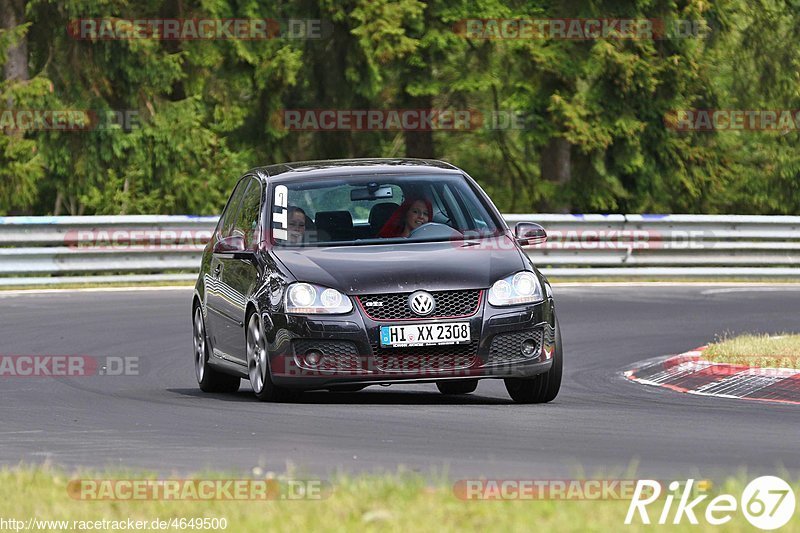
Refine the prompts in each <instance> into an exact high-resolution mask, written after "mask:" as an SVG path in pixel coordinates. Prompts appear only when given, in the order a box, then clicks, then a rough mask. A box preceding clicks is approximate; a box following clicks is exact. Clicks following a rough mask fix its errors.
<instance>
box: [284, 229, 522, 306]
mask: <svg viewBox="0 0 800 533" xmlns="http://www.w3.org/2000/svg"><path fill="white" fill-rule="evenodd" d="M273 253H274V254H275V256H276V257H277V258H278V260H279V261H280V262H281V263H283V264H284V265H285V266H286V268H288V269H289V271H290V272H291V273H292V275H293V276H294V277H295V278H297V280H298V281H306V282H309V283H316V284H319V285H323V286H326V287H333V288H334V289H337V290H339V291H341V292H343V293H345V294H350V295H355V294H374V293H386V292H411V291H415V290H418V289H427V290H434V291H435V290H451V289H483V288H488V287H489V286H491V284H492V283H494V282H495V281H497V280H498V279H500V278H501V277H504V276H507V275H509V274H512V273H514V272H517V271H519V270H522V269H524V268H525V266H524V263H523V261H522V257H521V254H520V252H519V249H518V248H517V247H516V245H515V243H514V242H513V241H512V240H511V239H510V238H509V237H508V236H505V235H504V236H502V237H497V238H490V239H481V240H475V241H447V242H424V243H408V244H382V245H377V246H341V247H330V248H303V249H285V248H284V249H273Z"/></svg>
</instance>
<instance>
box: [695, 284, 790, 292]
mask: <svg viewBox="0 0 800 533" xmlns="http://www.w3.org/2000/svg"><path fill="white" fill-rule="evenodd" d="M785 291H800V286H797V285H794V284H786V286H785V287H778V286H775V285H772V286H764V287H761V286H758V287H756V286H753V287H730V288H727V289H707V290H705V291H702V292H701V293H700V294H726V293H731V292H785Z"/></svg>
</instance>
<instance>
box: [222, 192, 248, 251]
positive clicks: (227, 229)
mask: <svg viewBox="0 0 800 533" xmlns="http://www.w3.org/2000/svg"><path fill="white" fill-rule="evenodd" d="M248 181H249V180H246V179H243V180H239V183H238V184H237V185H236V188H235V189H234V190H233V193H232V194H231V197H230V198H229V199H228V205H226V206H225V209H224V210H223V211H222V215H221V216H220V217H219V223H217V237H218V238H220V239H224V238H225V237H227V236H228V235H230V234H231V230H232V229H233V222H234V220H235V219H236V214H237V213H238V211H239V204H241V203H242V196H244V191H245V189H246V188H247V183H248Z"/></svg>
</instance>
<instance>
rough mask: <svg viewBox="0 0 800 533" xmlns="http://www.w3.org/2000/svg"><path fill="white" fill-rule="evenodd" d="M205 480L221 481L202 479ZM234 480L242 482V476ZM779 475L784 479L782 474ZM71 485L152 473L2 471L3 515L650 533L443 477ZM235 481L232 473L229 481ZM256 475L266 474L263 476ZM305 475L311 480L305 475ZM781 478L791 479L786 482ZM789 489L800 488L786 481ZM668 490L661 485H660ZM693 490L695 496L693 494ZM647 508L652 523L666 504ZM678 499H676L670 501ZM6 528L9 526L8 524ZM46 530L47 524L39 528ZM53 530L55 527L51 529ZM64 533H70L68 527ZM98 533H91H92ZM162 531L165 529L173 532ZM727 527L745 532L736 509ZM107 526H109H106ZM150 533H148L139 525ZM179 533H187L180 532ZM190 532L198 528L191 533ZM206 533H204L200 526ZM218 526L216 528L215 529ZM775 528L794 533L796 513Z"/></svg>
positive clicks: (618, 505) (585, 509)
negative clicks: (92, 494)
mask: <svg viewBox="0 0 800 533" xmlns="http://www.w3.org/2000/svg"><path fill="white" fill-rule="evenodd" d="M198 477H202V479H216V478H225V476H224V475H222V474H210V475H209V474H204V475H201V476H198ZM240 477H241V476H240ZM782 477H783V478H784V479H787V477H786V476H785V475H784V476H782ZM75 479H95V480H97V479H115V480H118V479H156V477H155V476H154V475H153V474H141V473H133V472H116V473H110V472H100V473H98V472H92V473H88V472H78V473H74V474H68V473H65V472H63V471H60V470H53V469H50V468H34V467H30V468H29V467H19V468H14V469H3V470H0V518H3V519H6V520H8V519H11V518H13V519H16V520H21V521H27V520H28V519H31V518H36V519H39V520H67V521H70V523H72V521H84V522H94V521H99V520H106V521H114V520H119V521H126V520H128V519H129V518H130V519H133V520H141V521H144V522H148V523H150V522H152V521H153V520H155V519H159V520H167V521H171V520H172V519H178V520H180V519H196V518H217V519H222V518H224V519H225V520H226V521H227V524H226V525H227V527H226V528H225V530H226V531H230V532H233V531H235V532H240V531H241V532H248V531H253V532H263V531H337V532H338V531H398V532H400V531H403V532H405V531H435V532H440V531H531V530H545V531H547V530H552V531H580V532H584V531H617V530H620V529H621V528H624V529H626V530H631V531H645V530H648V531H649V530H652V528H653V526H646V525H642V524H641V522H640V521H639V519H638V518H637V520H635V521H634V525H632V526H624V520H625V515H626V513H627V510H628V505H629V500H627V499H619V500H599V501H598V500H583V501H575V500H571V501H553V500H539V501H532V500H513V501H470V500H462V499H459V498H458V497H456V495H455V494H454V491H453V485H452V484H451V483H449V482H447V481H445V480H442V481H438V482H431V481H429V480H425V479H424V478H422V477H420V476H417V475H408V474H402V473H401V474H395V475H383V476H380V475H361V476H357V477H338V478H335V479H331V480H330V486H331V489H330V494H329V496H328V497H326V498H324V499H319V500H302V501H279V500H273V501H230V500H211V501H202V502H192V501H163V500H153V501H142V500H135V501H130V500H124V501H109V500H100V501H85V500H80V499H75V498H74V497H72V496H70V494H69V492H68V489H67V488H68V487H69V486H70V483H71V481H72V482H73V483H74V480H75ZM234 479H236V477H234ZM262 479H263V478H262ZM305 479H308V478H305ZM748 481H749V480H748V479H746V478H744V477H740V478H730V479H728V480H727V481H725V482H724V483H722V484H719V485H717V486H715V487H714V488H713V489H712V490H711V491H710V492H709V497H708V498H707V499H706V500H705V501H706V504H703V505H698V506H697V507H696V510H697V511H698V515H699V516H698V518H699V519H700V525H699V526H692V525H691V524H689V522H688V520H687V519H686V518H685V517H684V519H683V521H682V523H681V525H679V526H674V525H671V522H672V517H673V516H674V513H675V507H676V505H675V504H673V505H672V510H671V513H669V515H670V518H669V521H668V522H669V523H670V525H669V526H661V529H662V530H669V531H694V532H696V531H719V528H718V527H716V526H711V525H709V524H708V523H707V522H705V521H704V519H703V513H704V512H705V506H706V505H707V502H708V501H710V500H711V498H712V497H713V496H714V495H715V494H719V493H727V494H732V495H733V496H734V497H735V498H736V499H737V500H739V499H740V498H741V494H742V491H743V489H744V487H745V485H746V484H747V482H748ZM787 481H788V479H787ZM793 485H794V490H795V493H797V490H798V484H797V483H796V482H795V483H793ZM665 490H666V489H665ZM696 495H697V494H694V495H693V497H694V496H696ZM663 496H664V495H663V494H662V498H661V499H660V500H659V501H656V502H654V503H653V504H651V506H650V507H649V508H648V511H649V514H650V518H651V520H652V521H653V522H655V521H657V520H658V518H659V516H660V515H661V511H662V509H663V507H664V503H665V500H664V498H663ZM677 499H678V498H677V497H676V498H675V501H676V502H677ZM6 529H9V528H6ZM45 529H46V528H45ZM51 529H54V530H55V529H59V528H57V527H52V528H51ZM69 529H72V530H75V529H76V528H74V527H73V526H70V528H69ZM95 529H96V528H95ZM180 529H181V528H179V527H178V528H167V529H166V530H173V531H174V530H180ZM724 529H725V530H726V531H746V530H747V531H752V530H753V527H752V526H751V525H750V524H749V523H748V522H747V521H746V519H745V517H744V516H743V514H742V513H741V511H740V510H738V511H736V512H734V513H733V518H732V520H731V521H730V522H728V523H727V524H726V525H725V527H724ZM106 530H110V529H109V528H108V527H106ZM146 530H148V531H151V530H152V529H149V528H148V529H146ZM183 530H184V531H185V530H186V529H183ZM194 530H195V531H196V530H197V528H194ZM205 530H206V531H211V530H212V529H211V528H206V529H205ZM222 530H223V529H222V528H218V529H216V531H222ZM781 531H800V521H799V520H798V519H797V518H796V517H795V518H794V519H793V520H792V521H790V522H789V524H787V526H785V527H784V528H783V529H782V530H781Z"/></svg>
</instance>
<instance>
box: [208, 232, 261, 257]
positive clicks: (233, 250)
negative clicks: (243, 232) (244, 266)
mask: <svg viewBox="0 0 800 533" xmlns="http://www.w3.org/2000/svg"><path fill="white" fill-rule="evenodd" d="M213 252H214V253H215V254H220V255H227V256H230V257H233V258H234V259H250V258H251V257H252V256H253V252H252V251H251V250H245V247H244V239H243V238H242V237H240V236H238V235H231V236H229V237H225V238H224V239H220V240H218V241H217V242H216V243H214V249H213Z"/></svg>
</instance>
